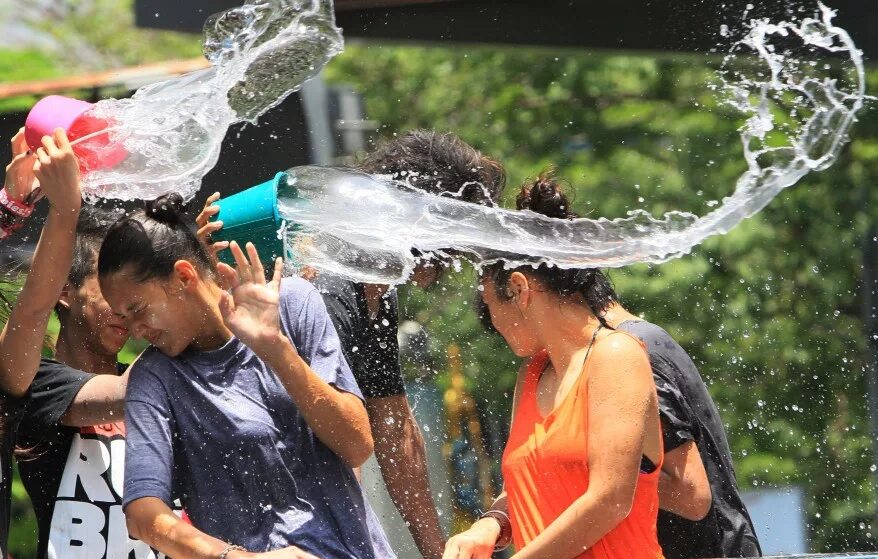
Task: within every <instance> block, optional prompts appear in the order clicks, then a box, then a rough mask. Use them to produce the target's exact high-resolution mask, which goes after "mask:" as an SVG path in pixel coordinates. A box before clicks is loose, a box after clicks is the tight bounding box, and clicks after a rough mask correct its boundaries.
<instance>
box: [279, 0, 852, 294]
mask: <svg viewBox="0 0 878 559" xmlns="http://www.w3.org/2000/svg"><path fill="white" fill-rule="evenodd" d="M820 8H821V13H820V15H819V16H817V17H814V18H808V19H803V20H802V21H801V22H800V23H798V24H793V23H778V24H774V23H770V22H769V21H767V20H754V21H752V22H751V24H750V26H749V30H748V32H747V34H746V36H745V37H744V38H743V39H742V40H740V41H739V42H738V43H736V44H735V45H734V47H733V49H732V53H731V54H730V55H729V56H728V57H727V58H726V60H725V64H724V65H723V69H722V70H721V74H720V75H721V76H722V78H723V85H722V88H721V94H722V98H723V99H724V100H725V101H726V102H727V103H729V104H731V105H732V106H734V107H735V108H737V109H738V110H740V111H741V112H743V113H744V115H745V116H746V117H747V120H746V123H745V124H744V126H743V127H742V128H741V141H742V142H743V146H744V154H745V158H746V162H747V166H748V169H747V171H746V172H745V173H744V174H743V175H742V176H741V177H740V178H739V179H738V182H737V185H736V187H735V191H734V193H733V194H732V195H731V196H728V197H726V198H724V199H723V201H722V204H721V205H720V206H719V207H717V208H716V209H715V210H713V211H711V212H710V213H708V214H706V215H704V216H697V215H694V214H691V213H684V212H670V213H667V214H665V215H664V216H663V217H661V218H655V217H653V216H651V215H650V214H649V213H647V212H645V211H642V210H638V211H635V212H630V213H629V217H626V218H619V219H605V218H600V219H577V220H573V221H562V220H553V219H549V218H546V217H544V216H541V215H539V214H535V213H533V212H530V211H522V212H512V211H507V210H502V209H499V208H489V207H484V206H477V205H474V204H468V203H465V202H462V201H459V200H456V199H454V198H448V197H440V196H434V195H428V194H425V193H423V192H420V191H416V190H414V189H412V188H409V187H407V186H406V185H403V184H395V183H393V182H391V181H389V180H388V179H386V178H381V177H371V176H368V175H363V174H358V173H353V172H350V171H344V170H340V169H327V168H317V167H300V168H294V169H291V170H290V171H288V175H289V185H288V188H289V189H290V190H287V189H282V194H283V192H284V191H286V192H287V193H288V194H287V195H286V196H282V199H281V200H280V203H281V204H280V205H281V214H282V215H283V217H284V218H285V219H287V220H289V221H290V222H292V223H295V224H296V225H297V227H298V228H297V230H296V231H295V232H293V233H287V236H288V239H289V241H288V245H289V247H290V250H291V252H292V255H293V256H294V258H295V259H296V260H298V261H299V262H303V263H307V264H308V265H309V266H313V267H315V268H317V269H323V270H326V271H330V272H333V273H336V274H340V275H343V276H345V277H347V278H350V279H353V280H356V281H363V282H372V283H386V284H396V283H402V282H405V281H407V279H408V277H409V274H410V273H411V271H412V270H413V269H414V266H415V265H416V263H417V261H418V260H417V258H416V257H415V256H414V255H413V254H412V249H413V248H414V249H417V250H418V251H420V252H422V253H437V254H440V255H441V254H445V255H448V251H453V254H459V253H463V254H465V255H466V256H467V258H469V259H471V260H473V261H474V262H476V263H481V264H487V263H492V262H497V261H500V260H503V261H505V262H506V263H507V265H508V266H519V265H525V264H530V265H536V264H539V263H544V262H545V263H551V264H554V265H557V266H559V267H562V268H585V267H589V268H591V267H619V266H625V265H628V264H633V263H636V262H650V263H660V262H665V261H667V260H670V259H672V258H676V257H679V256H682V255H684V254H687V253H688V252H689V251H691V250H692V248H693V247H695V246H697V245H698V244H700V243H701V242H702V241H704V240H705V239H706V238H708V237H710V236H713V235H718V234H724V233H726V232H728V231H729V230H731V229H732V228H733V227H735V226H736V225H737V224H739V223H740V222H741V221H743V220H744V219H746V218H748V217H750V216H752V215H754V214H756V213H757V212H759V211H760V210H761V209H762V208H764V207H765V206H766V205H767V204H768V203H769V202H770V201H771V200H772V199H773V198H774V197H775V196H777V195H778V194H779V193H780V192H781V191H782V190H784V189H785V188H788V187H790V186H792V185H794V184H796V183H797V182H798V181H799V180H800V179H801V178H802V177H804V176H805V175H807V174H808V173H810V172H811V171H819V170H823V169H825V168H827V167H829V166H830V165H831V164H832V163H833V162H834V161H835V160H836V158H837V157H838V154H839V152H840V150H841V149H842V147H843V146H844V145H845V143H846V142H847V139H848V131H849V129H850V127H851V125H852V124H853V123H854V121H855V120H856V113H857V112H858V111H859V110H860V109H861V108H862V107H863V103H864V99H865V76H864V70H863V61H862V55H861V53H860V51H859V50H858V49H857V48H856V47H855V46H854V44H853V42H852V40H851V38H850V36H849V35H848V34H847V32H846V31H845V30H844V29H841V28H839V27H836V26H834V25H833V24H832V19H833V17H834V13H833V12H832V11H831V10H829V9H827V8H826V7H824V6H822V5H821V6H820ZM791 40H796V41H797V42H798V43H801V45H799V48H804V49H805V50H806V51H807V52H808V53H809V55H813V57H812V59H811V60H806V61H801V60H797V59H795V58H793V57H792V56H791V55H790V54H789V52H790V51H788V50H784V49H783V48H782V47H781V46H780V45H781V44H782V43H783V44H785V43H788V42H790V41H791ZM753 55H755V56H753ZM826 55H832V56H834V57H836V64H841V66H842V67H843V69H844V70H846V71H847V73H848V74H849V75H850V76H852V80H850V81H851V83H850V84H849V85H848V86H847V87H845V86H842V85H840V81H839V80H837V79H834V78H831V77H816V73H817V70H816V68H817V65H816V63H815V62H814V60H813V58H816V57H819V56H826ZM742 61H743V62H744V63H745V64H743V65H742V68H741V69H736V64H738V63H740V62H742ZM783 107H786V108H783ZM778 136H781V137H782V138H783V139H784V142H783V144H784V145H781V146H777V145H772V144H776V143H777V140H778Z"/></svg>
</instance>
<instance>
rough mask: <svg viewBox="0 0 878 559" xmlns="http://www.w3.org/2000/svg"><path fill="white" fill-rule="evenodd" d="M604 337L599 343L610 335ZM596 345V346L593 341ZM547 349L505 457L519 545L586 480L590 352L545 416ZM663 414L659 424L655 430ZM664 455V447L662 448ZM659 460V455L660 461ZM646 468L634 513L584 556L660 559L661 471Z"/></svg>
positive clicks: (533, 372)
mask: <svg viewBox="0 0 878 559" xmlns="http://www.w3.org/2000/svg"><path fill="white" fill-rule="evenodd" d="M615 335H625V334H616V333H613V334H610V335H607V336H604V337H603V338H601V339H599V340H598V341H597V342H596V344H595V348H596V347H598V346H599V345H600V344H601V343H602V342H603V341H604V340H606V339H607V338H609V337H610V336H615ZM593 349H594V348H593ZM548 360H549V357H548V354H547V353H546V352H543V353H540V354H538V355H537V356H536V357H534V358H533V359H532V360H531V362H530V364H529V366H528V368H527V371H526V373H525V378H524V380H523V382H522V383H521V385H520V386H521V393H520V396H519V401H518V406H517V409H516V413H515V417H514V418H513V422H512V428H511V431H510V435H509V441H508V443H507V446H506V451H505V452H504V456H503V477H504V481H505V483H506V491H507V495H508V503H509V512H510V516H511V519H512V525H513V536H514V541H515V544H516V546H517V547H518V548H519V549H520V548H522V547H524V546H525V545H527V544H528V543H529V542H531V541H532V540H533V539H534V538H536V537H537V536H538V535H539V534H540V533H542V532H543V531H544V530H545V529H546V528H547V527H548V526H549V525H550V524H551V523H552V522H554V521H555V520H556V519H557V518H558V517H559V516H561V514H562V513H564V511H566V510H567V509H568V508H569V507H570V506H571V505H572V504H573V503H574V502H575V501H576V500H577V499H579V498H580V497H582V496H583V495H584V494H585V493H586V491H587V490H588V487H589V468H588V463H589V462H588V460H589V456H588V448H589V435H588V433H589V417H588V378H589V374H590V372H591V371H590V366H591V359H589V358H586V362H585V363H584V364H583V367H582V370H581V372H580V374H579V377H578V378H577V379H576V382H575V384H573V386H572V388H571V389H570V391H569V392H568V393H567V394H566V395H562V399H561V402H560V404H559V405H558V406H557V407H555V408H554V409H553V410H552V411H551V412H549V413H548V414H546V415H543V414H542V413H541V412H540V409H539V405H538V401H537V389H538V385H539V381H540V377H541V376H542V374H543V371H544V370H545V368H546V365H547V364H548ZM658 429H659V426H658V419H657V417H656V420H655V431H656V434H657V433H658V432H659V431H658ZM658 455H659V456H660V455H661V453H658ZM657 461H658V462H660V458H659V459H658V460H657ZM660 467H661V464H660V463H659V464H657V465H656V466H655V467H654V468H653V469H652V471H651V472H649V473H641V474H640V476H639V478H638V480H637V487H636V490H635V495H634V504H633V506H632V508H631V512H630V514H629V515H628V516H627V518H625V519H624V520H622V522H621V523H620V524H619V525H618V526H617V527H616V528H614V529H613V530H611V531H610V532H609V533H608V534H606V535H605V536H604V537H603V538H601V540H600V541H598V542H597V543H596V544H595V545H594V546H592V547H591V548H589V549H588V550H586V551H585V552H584V553H583V554H582V555H580V557H582V558H589V559H591V558H602V559H603V558H606V559H616V558H618V559H640V558H643V559H646V558H649V559H655V558H660V557H662V553H661V549H660V548H659V546H658V543H657V536H656V515H657V513H658V473H659V470H660Z"/></svg>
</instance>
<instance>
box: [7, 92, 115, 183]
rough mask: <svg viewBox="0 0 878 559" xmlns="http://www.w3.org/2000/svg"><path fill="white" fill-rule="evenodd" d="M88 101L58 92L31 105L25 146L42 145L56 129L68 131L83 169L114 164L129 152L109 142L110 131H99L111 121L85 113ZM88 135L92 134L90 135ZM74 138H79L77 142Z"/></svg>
mask: <svg viewBox="0 0 878 559" xmlns="http://www.w3.org/2000/svg"><path fill="white" fill-rule="evenodd" d="M93 106H94V105H92V104H91V103H87V102H85V101H80V100H79V99H71V98H70V97H63V96H61V95H49V96H48V97H44V98H43V99H41V100H40V101H39V102H37V104H36V105H34V106H33V108H31V110H30V112H29V113H28V115H27V120H26V121H25V124H24V138H25V141H27V145H28V147H30V148H31V149H32V150H36V149H38V148H40V147H42V145H43V144H42V142H41V140H42V138H43V136H51V135H52V133H53V132H54V131H55V129H56V128H63V129H64V131H65V132H67V139H69V140H70V142H71V143H72V144H74V145H73V152H74V153H76V156H77V158H78V159H79V166H80V168H81V169H82V171H83V172H87V171H94V170H97V169H107V168H110V167H113V166H114V165H116V164H117V163H119V162H120V161H122V160H123V159H125V157H126V156H127V155H128V153H127V152H126V151H125V149H124V148H123V147H122V146H121V145H120V144H119V143H111V142H110V135H109V134H106V133H105V134H98V132H100V131H101V130H105V129H106V128H107V127H108V126H109V125H110V123H109V122H107V121H106V120H103V119H100V118H96V117H94V116H91V115H89V114H88V112H89V110H90V109H91V108H92V107H93ZM89 136H91V137H89ZM77 140H82V141H81V142H79V143H76V141H77Z"/></svg>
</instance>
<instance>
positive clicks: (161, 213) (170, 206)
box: [146, 192, 186, 224]
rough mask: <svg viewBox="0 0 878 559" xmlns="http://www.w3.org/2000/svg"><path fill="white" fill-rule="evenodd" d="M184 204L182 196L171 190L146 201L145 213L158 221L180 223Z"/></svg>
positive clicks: (184, 207)
mask: <svg viewBox="0 0 878 559" xmlns="http://www.w3.org/2000/svg"><path fill="white" fill-rule="evenodd" d="M185 210H186V205H185V204H184V203H183V197H182V196H180V195H179V194H177V193H176V192H172V193H170V194H165V195H164V196H159V197H158V198H156V199H155V200H151V201H149V202H147V203H146V215H147V216H149V217H150V218H151V219H154V220H156V221H158V222H160V223H168V224H173V223H180V222H181V221H182V215H183V212H184V211H185Z"/></svg>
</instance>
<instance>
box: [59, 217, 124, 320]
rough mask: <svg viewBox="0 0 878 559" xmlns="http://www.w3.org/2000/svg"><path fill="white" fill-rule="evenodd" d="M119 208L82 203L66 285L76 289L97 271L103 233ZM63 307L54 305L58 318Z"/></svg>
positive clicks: (114, 218)
mask: <svg viewBox="0 0 878 559" xmlns="http://www.w3.org/2000/svg"><path fill="white" fill-rule="evenodd" d="M122 214H123V212H122V211H121V210H112V209H104V208H100V207H97V206H91V205H83V207H82V209H81V210H80V212H79V221H78V222H77V223H76V241H75V243H74V245H73V260H72V262H71V264H70V271H69V272H68V273H67V285H69V286H70V287H72V288H74V289H77V288H80V287H82V285H83V284H84V283H85V280H86V279H88V278H89V277H91V276H93V275H94V274H96V273H97V271H98V251H100V249H101V243H102V242H103V241H104V235H106V234H107V231H108V230H109V229H110V226H111V225H112V224H113V223H114V222H116V221H118V220H119V218H120V217H121V216H122ZM64 311H65V309H64V307H63V306H62V305H60V304H56V305H55V313H56V314H57V315H58V317H59V318H60V319H62V320H63V317H64Z"/></svg>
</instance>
